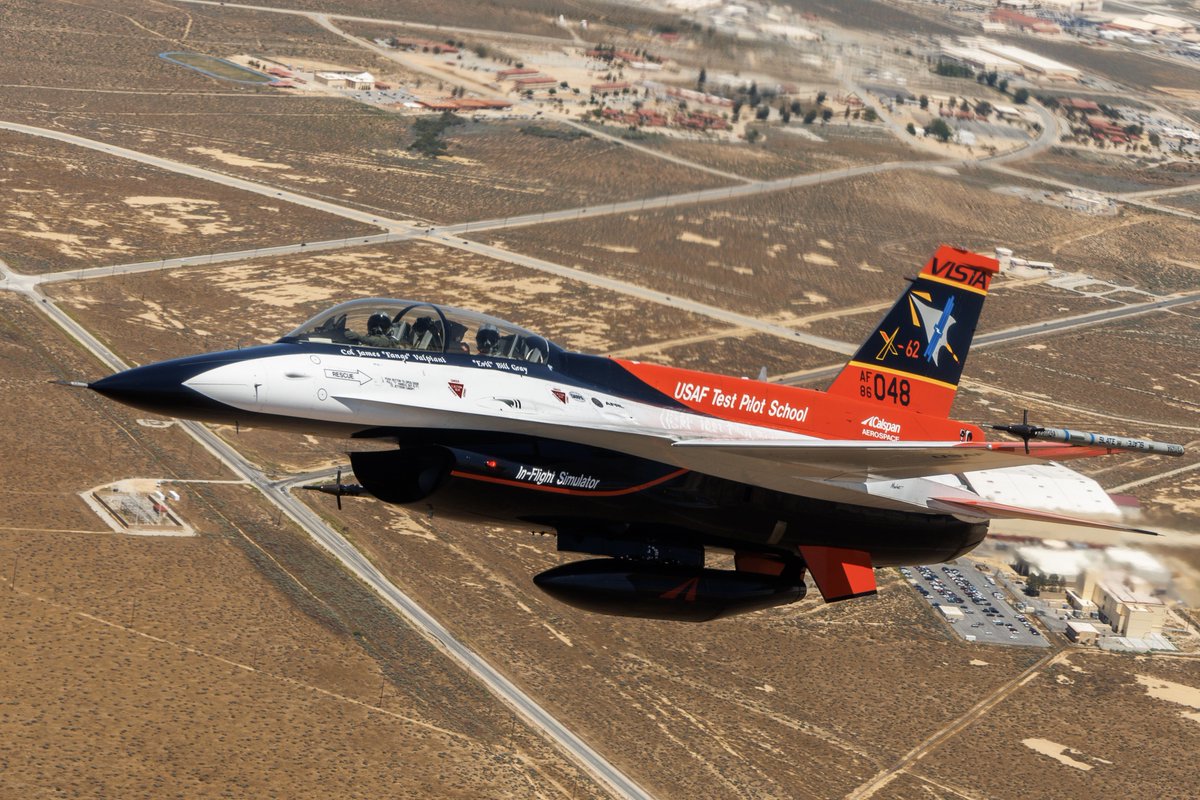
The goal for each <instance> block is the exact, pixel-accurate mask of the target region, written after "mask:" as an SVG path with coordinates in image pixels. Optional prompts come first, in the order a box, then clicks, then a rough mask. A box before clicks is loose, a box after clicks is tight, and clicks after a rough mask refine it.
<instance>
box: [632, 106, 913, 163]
mask: <svg viewBox="0 0 1200 800" xmlns="http://www.w3.org/2000/svg"><path fill="white" fill-rule="evenodd" d="M806 107H807V106H806ZM744 113H746V112H744ZM772 113H774V112H772ZM796 130H799V131H808V132H811V133H813V134H815V135H817V136H820V137H821V138H822V139H824V140H825V142H824V143H822V142H816V141H813V140H811V139H807V138H805V137H804V136H802V135H800V134H798V133H795V132H794V131H796ZM763 132H764V136H763V138H762V139H760V140H759V141H757V142H755V143H754V144H752V145H751V144H746V143H744V142H737V143H727V142H717V141H705V140H700V139H697V140H691V139H675V138H671V137H666V136H651V137H649V138H647V139H646V140H644V141H642V142H640V143H641V144H645V145H647V146H650V147H653V148H655V149H656V150H662V151H663V152H666V153H670V154H671V155H675V156H679V157H681V158H686V159H688V160H689V161H694V162H696V163H697V164H703V165H705V166H707V167H713V168H715V169H720V170H723V171H725V172H732V173H734V174H735V175H741V176H743V177H747V178H755V179H758V180H770V179H773V178H784V177H787V176H788V175H802V174H808V173H812V172H820V171H823V170H830V169H839V168H842V167H853V166H858V165H860V164H879V163H883V162H885V161H912V160H920V159H923V158H931V157H932V156H928V155H927V154H924V153H921V152H918V151H913V150H910V149H909V148H906V147H904V146H903V145H902V144H901V143H900V142H898V141H896V140H895V139H894V138H892V137H891V136H889V135H887V134H886V132H884V131H883V130H881V129H875V128H862V127H854V128H846V127H844V126H841V125H838V124H837V123H834V124H832V125H821V124H815V125H803V124H802V123H800V122H799V121H798V120H796V121H793V122H792V123H791V125H790V126H789V129H788V130H785V129H784V128H782V127H779V126H774V125H773V126H769V127H765V128H763Z"/></svg>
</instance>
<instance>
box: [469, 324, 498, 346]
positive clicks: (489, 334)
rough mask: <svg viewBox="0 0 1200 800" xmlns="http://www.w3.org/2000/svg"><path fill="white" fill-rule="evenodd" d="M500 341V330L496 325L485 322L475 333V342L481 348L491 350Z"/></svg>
mask: <svg viewBox="0 0 1200 800" xmlns="http://www.w3.org/2000/svg"><path fill="white" fill-rule="evenodd" d="M499 341H500V331H498V330H496V326H495V325H490V324H485V325H483V326H482V327H481V328H480V329H479V330H478V332H476V334H475V344H477V345H478V346H479V349H480V350H491V349H492V348H494V347H495V346H496V343H497V342H499Z"/></svg>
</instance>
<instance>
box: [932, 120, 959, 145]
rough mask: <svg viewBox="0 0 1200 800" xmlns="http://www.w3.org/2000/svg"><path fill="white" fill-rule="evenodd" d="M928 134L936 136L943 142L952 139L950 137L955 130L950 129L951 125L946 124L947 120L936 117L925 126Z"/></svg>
mask: <svg viewBox="0 0 1200 800" xmlns="http://www.w3.org/2000/svg"><path fill="white" fill-rule="evenodd" d="M925 135H926V136H936V137H937V138H938V139H940V140H941V141H943V142H948V141H950V137H951V136H953V135H954V131H952V130H950V126H949V125H947V124H946V120H944V119H942V118H941V117H935V118H934V120H933V121H932V122H930V123H929V124H928V125H926V126H925Z"/></svg>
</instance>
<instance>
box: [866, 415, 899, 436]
mask: <svg viewBox="0 0 1200 800" xmlns="http://www.w3.org/2000/svg"><path fill="white" fill-rule="evenodd" d="M860 424H861V425H862V426H863V429H862V435H863V436H870V437H871V438H872V439H886V440H887V441H889V442H898V441H900V425H899V423H896V422H888V421H887V420H886V419H884V418H883V417H867V418H866V419H864V420H863V421H862V422H861V423H860Z"/></svg>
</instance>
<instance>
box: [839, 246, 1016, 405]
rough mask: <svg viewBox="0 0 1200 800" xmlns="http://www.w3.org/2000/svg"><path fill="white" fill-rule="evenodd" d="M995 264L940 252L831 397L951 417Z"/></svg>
mask: <svg viewBox="0 0 1200 800" xmlns="http://www.w3.org/2000/svg"><path fill="white" fill-rule="evenodd" d="M999 271H1000V262H998V261H996V259H994V258H989V257H987V256H981V255H978V254H976V253H971V252H968V251H966V250H959V249H957V248H955V247H950V246H948V245H942V246H941V247H939V248H938V251H937V252H936V253H934V255H933V258H931V259H929V263H928V264H926V265H925V269H923V270H921V274H920V275H918V276H917V278H916V279H915V280H914V281H913V284H912V286H910V287H909V288H908V289H907V290H906V291H905V292H904V294H903V295H902V296H901V297H900V299H899V300H898V301H896V305H894V306H892V310H891V311H889V312H888V313H887V315H886V316H885V317H884V318H883V321H882V322H881V323H880V324H879V327H878V329H877V332H876V333H875V334H874V335H873V336H871V338H869V339H867V341H866V342H865V343H864V344H863V346H862V347H861V348H859V350H858V352H857V353H856V354H855V355H854V358H852V359H850V363H848V364H847V365H846V367H845V368H844V369H843V370H842V371H841V373H839V374H838V376H837V378H835V379H834V381H833V384H832V385H831V386H830V387H829V392H830V393H831V394H840V395H843V396H846V397H854V398H858V399H862V400H874V401H876V402H878V403H880V404H881V405H885V406H887V407H888V408H895V407H896V405H897V404H899V405H901V406H903V407H905V408H907V409H908V410H909V411H916V412H918V413H921V414H931V415H936V416H941V417H948V416H949V415H950V406H951V405H953V403H954V395H955V392H957V390H958V380H959V378H960V377H961V376H962V371H963V365H965V364H966V362H967V352H968V351H969V350H970V348H971V339H972V338H973V337H974V336H975V325H976V323H977V322H978V321H979V312H980V311H981V310H982V309H983V301H984V298H986V297H987V292H988V286H990V285H991V282H992V276H993V275H995V274H996V273H997V272H999Z"/></svg>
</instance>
